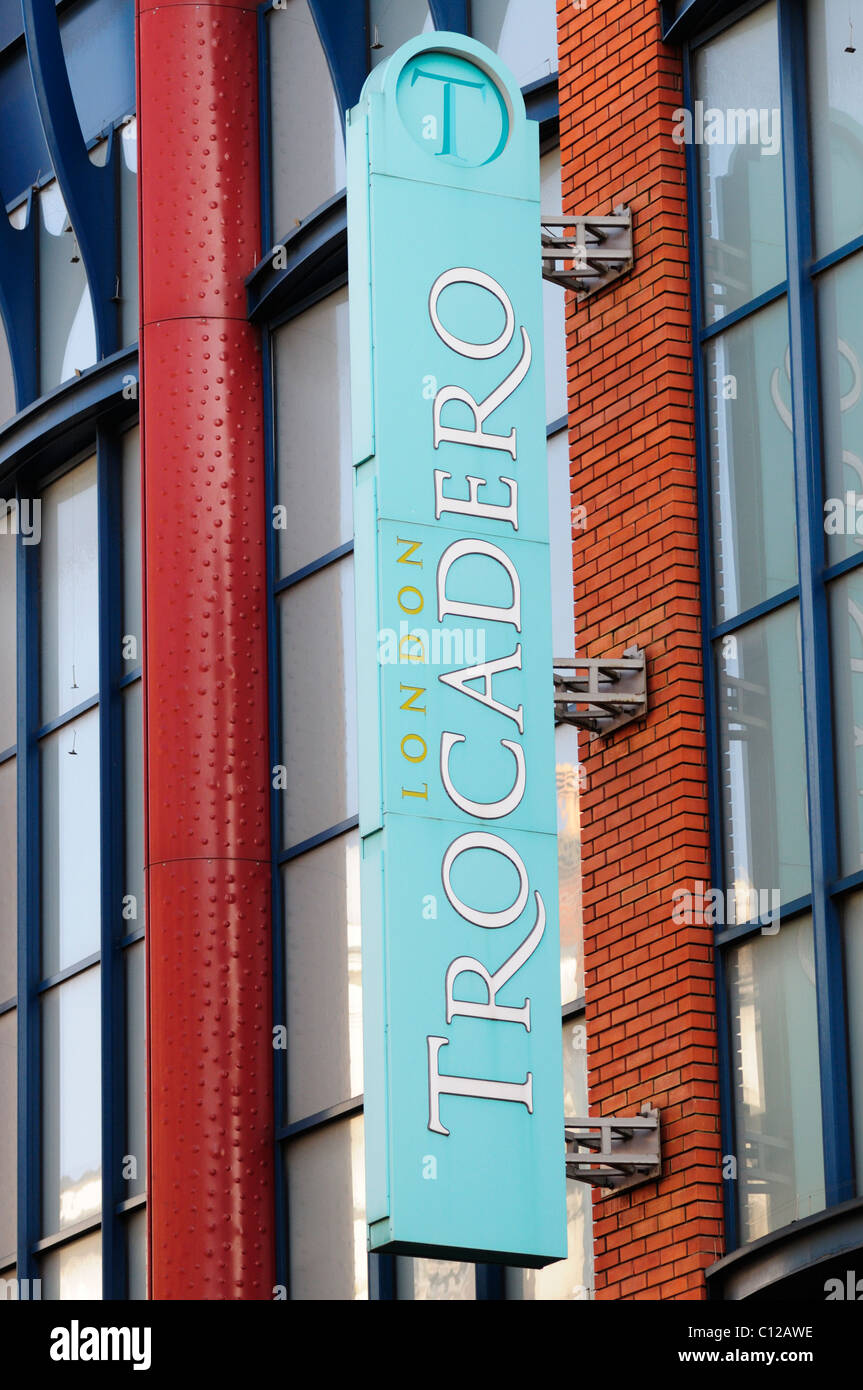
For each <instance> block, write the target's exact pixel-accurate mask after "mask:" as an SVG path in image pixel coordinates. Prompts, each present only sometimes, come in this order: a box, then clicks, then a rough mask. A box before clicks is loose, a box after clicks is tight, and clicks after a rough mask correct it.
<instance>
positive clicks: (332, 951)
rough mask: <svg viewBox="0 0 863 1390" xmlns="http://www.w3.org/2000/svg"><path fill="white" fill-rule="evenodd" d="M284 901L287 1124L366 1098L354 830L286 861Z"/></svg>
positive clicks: (357, 860) (357, 852) (357, 856)
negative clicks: (287, 862) (355, 1097)
mask: <svg viewBox="0 0 863 1390" xmlns="http://www.w3.org/2000/svg"><path fill="white" fill-rule="evenodd" d="M284 898H285V960H286V972H287V996H286V997H287V1025H288V1046H287V1064H288V1085H287V1092H288V1114H287V1119H288V1122H289V1123H290V1122H291V1121H293V1120H299V1119H303V1118H304V1117H306V1116H308V1115H314V1114H317V1112H318V1111H320V1110H325V1109H327V1107H328V1106H331V1105H337V1104H338V1103H339V1102H340V1101H343V1100H350V1099H351V1097H353V1096H358V1095H361V1094H362V1089H363V1014H362V1009H363V1002H362V977H361V971H360V842H359V836H358V835H357V833H356V831H351V832H350V834H348V835H342V836H340V837H339V838H338V839H337V840H330V841H329V842H328V843H327V844H324V845H321V846H320V847H319V848H318V849H314V850H311V851H309V852H308V853H307V854H302V855H300V857H299V858H298V859H294V860H292V861H291V862H290V863H289V864H287V865H286V866H285V869H284Z"/></svg>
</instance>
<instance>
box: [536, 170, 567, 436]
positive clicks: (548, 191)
mask: <svg viewBox="0 0 863 1390" xmlns="http://www.w3.org/2000/svg"><path fill="white" fill-rule="evenodd" d="M539 177H540V204H539V205H540V207H541V209H542V211H543V212H544V213H546V214H549V213H551V214H553V215H555V216H559V215H560V214H561V212H562V210H563V209H562V204H561V193H560V150H559V149H554V150H551V151H550V152H549V153H548V154H545V155H543V157H542V159H541V160H540V161H539ZM542 321H543V325H544V331H543V337H544V345H545V418H546V422H547V423H548V424H551V423H552V421H553V420H559V419H560V417H561V416H562V415H565V414H566V413H567V411H566V291H565V290H564V289H563V287H562V286H561V285H554V284H552V282H551V281H550V280H543V282H542Z"/></svg>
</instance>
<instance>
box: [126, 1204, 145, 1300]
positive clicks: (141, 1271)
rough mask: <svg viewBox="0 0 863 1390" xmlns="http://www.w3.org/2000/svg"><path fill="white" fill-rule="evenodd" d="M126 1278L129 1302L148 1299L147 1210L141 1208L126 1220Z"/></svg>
mask: <svg viewBox="0 0 863 1390" xmlns="http://www.w3.org/2000/svg"><path fill="white" fill-rule="evenodd" d="M126 1278H127V1281H128V1296H129V1301H130V1302H133V1303H140V1302H142V1301H143V1300H146V1297H147V1210H146V1207H141V1208H139V1209H138V1210H137V1211H133V1212H132V1213H131V1215H130V1216H128V1217H127V1218H126Z"/></svg>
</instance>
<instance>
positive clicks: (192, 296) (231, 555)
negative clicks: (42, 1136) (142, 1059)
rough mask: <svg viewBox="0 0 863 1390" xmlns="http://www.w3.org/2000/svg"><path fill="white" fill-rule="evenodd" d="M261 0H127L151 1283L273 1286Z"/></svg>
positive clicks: (212, 1289) (197, 1290) (243, 1291)
mask: <svg viewBox="0 0 863 1390" xmlns="http://www.w3.org/2000/svg"><path fill="white" fill-rule="evenodd" d="M256 10H257V5H256V3H255V0H231V3H229V4H228V3H224V0H198V3H196V4H188V3H181V2H180V0H138V16H137V37H138V114H139V132H140V134H139V140H140V160H139V168H140V174H139V194H140V265H141V418H142V441H143V443H142V447H143V478H144V592H145V665H144V683H145V759H146V794H147V820H146V827H147V828H146V855H147V932H148V946H147V959H148V1019H149V1038H148V1067H149V1074H148V1096H149V1212H150V1284H151V1295H152V1297H153V1298H157V1299H264V1298H271V1297H272V1293H273V1284H274V1281H275V1271H274V1231H273V1203H274V1195H273V1194H274V1180H275V1173H274V1160H273V1100H272V1066H273V1061H272V1059H273V1052H272V1003H271V971H272V963H271V920H270V918H271V912H270V907H271V904H270V836H269V795H268V791H269V759H268V716H267V659H266V655H267V654H266V603H267V585H266V515H265V496H264V443H263V414H262V410H263V405H262V383H261V355H260V346H259V343H258V340H257V336H256V334H255V332H254V330H253V329H252V328H251V327H250V326H249V324H248V323H247V322H246V314H245V293H244V285H243V281H244V278H245V276H246V275H248V273H249V271H250V270H251V269H252V268H253V266H254V265H255V264H256V262H257V261H258V260H259V259H260V251H261V248H260V215H259V196H260V187H259V183H260V179H259V167H258V92H257V35H256Z"/></svg>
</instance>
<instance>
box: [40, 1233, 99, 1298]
mask: <svg viewBox="0 0 863 1390" xmlns="http://www.w3.org/2000/svg"><path fill="white" fill-rule="evenodd" d="M39 1272H40V1275H41V1277H42V1297H43V1298H50V1299H62V1300H64V1301H67V1300H73V1301H74V1300H77V1299H79V1298H80V1299H87V1300H90V1299H100V1298H101V1297H102V1232H101V1231H94V1232H93V1234H92V1235H90V1236H83V1237H82V1238H81V1239H80V1240H71V1241H70V1242H69V1244H68V1245H60V1246H58V1247H57V1249H56V1250H49V1251H48V1252H47V1253H46V1254H45V1255H43V1256H42V1259H41V1262H40V1268H39Z"/></svg>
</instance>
